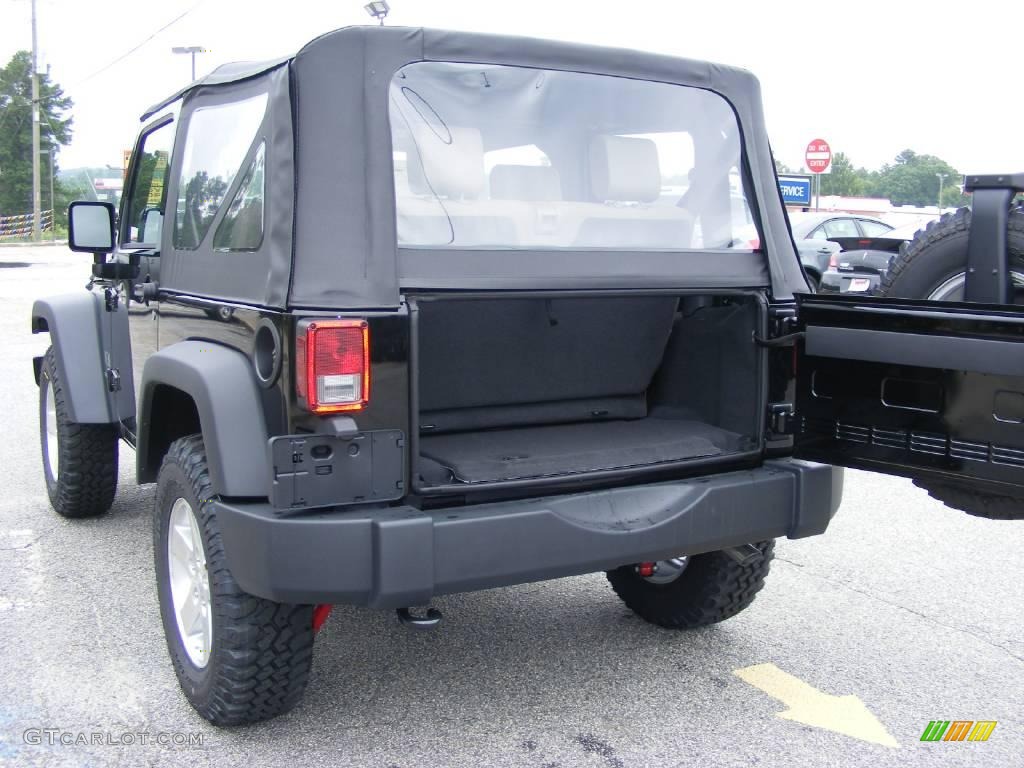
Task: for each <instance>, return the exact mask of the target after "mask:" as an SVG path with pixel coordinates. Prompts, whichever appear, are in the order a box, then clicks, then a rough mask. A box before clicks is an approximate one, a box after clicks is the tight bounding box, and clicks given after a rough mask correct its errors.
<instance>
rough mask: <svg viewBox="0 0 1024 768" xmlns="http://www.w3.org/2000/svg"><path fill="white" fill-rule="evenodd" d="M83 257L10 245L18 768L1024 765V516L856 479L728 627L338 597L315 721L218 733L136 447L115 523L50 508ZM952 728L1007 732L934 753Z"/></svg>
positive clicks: (576, 598) (475, 602)
mask: <svg viewBox="0 0 1024 768" xmlns="http://www.w3.org/2000/svg"><path fill="white" fill-rule="evenodd" d="M87 264H88V257H87V256H85V255H82V254H71V253H69V252H68V251H67V250H66V249H65V248H63V247H60V246H56V247H37V248H20V247H0V338H3V340H4V341H3V349H4V354H3V355H0V403H2V404H3V413H4V428H3V430H2V434H3V435H4V439H3V441H2V443H0V472H2V480H0V654H2V657H0V658H2V659H3V662H2V664H0V764H2V765H17V766H23V765H27V766H33V765H39V766H79V765H90V766H103V765H119V764H123V765H133V766H136V765H185V764H187V765H190V766H206V765H210V766H227V765H242V764H249V765H259V766H276V765H281V766H292V765H297V764H301V765H305V766H315V765H325V766H327V765H329V766H341V765H358V766H382V768H383V767H386V766H403V767H405V766H428V765H429V766H510V767H511V766H524V767H529V768H545V767H546V768H555V766H559V767H560V768H569V767H572V766H592V767H593V768H627V767H633V766H652V765H664V766H684V765H715V766H747V765H758V766H833V765H834V766H848V765H868V764H870V765H872V766H890V765H892V766H897V765H899V766H905V765H915V766H916V765H922V766H931V765H935V766H967V765H979V766H1011V765H1021V764H1024V758H1022V757H1021V755H1024V622H1022V620H1021V609H1022V605H1024V579H1022V574H1024V546H1022V544H1024V522H1016V523H1014V522H996V521H988V520H980V519H975V518H971V517H968V516H966V515H963V514H962V513H958V512H955V511H952V510H949V509H946V508H945V507H943V506H942V505H941V504H939V503H938V502H934V501H932V500H931V499H929V498H928V496H927V495H926V494H925V493H924V492H923V491H920V490H918V489H917V488H915V487H914V486H913V485H911V484H910V482H909V481H905V480H902V479H897V478H887V477H883V476H879V475H873V474H868V473H861V472H848V473H847V483H846V495H845V501H844V502H843V506H842V508H841V510H840V512H839V514H838V516H837V518H836V519H835V522H834V523H833V526H832V528H831V529H830V531H829V532H828V534H826V535H825V536H824V537H818V538H812V539H805V540H802V541H780V542H779V545H778V548H777V557H776V561H775V563H774V565H773V570H772V574H771V576H770V578H769V580H768V584H767V586H766V588H765V590H764V591H763V592H762V593H761V594H760V596H759V597H758V599H757V601H756V602H755V603H754V605H753V606H752V607H751V608H750V609H749V610H747V611H746V612H744V613H743V614H741V615H740V616H738V617H736V618H734V619H732V620H730V621H727V622H725V623H723V624H721V625H718V626H716V627H712V628H708V629H704V630H700V631H695V632H689V633H673V632H669V631H667V630H662V629H658V628H655V627H652V626H649V625H646V624H644V623H643V622H642V621H641V620H639V619H637V618H636V617H634V616H633V615H632V614H631V613H630V612H629V611H628V610H627V609H626V608H625V607H624V606H623V605H622V604H621V603H620V602H619V601H618V600H617V598H615V596H614V594H613V593H612V591H611V589H610V588H609V587H608V585H607V583H606V582H605V579H604V577H603V575H599V574H598V575H591V576H585V577H579V578H573V579H563V580H559V581H555V582H549V583H543V584H531V585H525V586H520V587H514V588H508V589H498V590H491V591H488V592H483V593H477V594H469V595H457V596H452V597H447V598H443V599H441V600H439V601H437V604H438V606H439V607H440V608H441V609H442V610H443V611H444V613H445V617H446V618H445V621H444V622H443V623H442V625H441V628H440V629H439V630H438V631H436V632H433V633H415V632H412V631H410V630H407V629H404V628H402V627H401V626H399V625H398V623H397V622H396V620H395V618H394V615H393V614H391V613H388V612H378V611H371V610H363V609H355V608H337V609H335V612H334V613H333V615H332V616H331V618H330V620H329V621H328V623H327V625H326V627H325V629H324V630H323V632H322V633H321V634H320V636H319V638H318V641H317V649H316V660H315V667H314V672H313V677H312V680H311V683H310V686H309V689H308V692H307V694H306V697H305V699H304V701H303V703H302V704H301V705H300V706H299V708H298V709H296V710H295V711H293V712H292V713H290V714H288V715H287V716H284V717H281V718H278V719H277V720H274V721H272V722H269V723H265V724H262V725H258V726H251V727H246V728H241V729H236V730H218V729H215V728H212V727H211V726H209V725H208V724H207V723H206V722H205V721H203V720H202V719H200V718H199V716H198V715H196V714H195V713H194V712H193V711H192V710H191V709H190V708H189V706H188V705H187V704H186V703H185V700H184V698H183V697H182V696H181V695H180V694H179V692H178V687H177V683H176V680H175V677H174V674H173V671H172V669H171V666H170V663H169V661H168V658H167V654H166V651H165V646H164V640H163V635H162V632H161V629H160V621H159V614H158V608H157V602H156V593H155V588H154V584H153V576H152V570H153V567H152V544H151V524H150V513H151V504H152V487H151V486H150V487H142V488H140V487H138V486H137V485H136V484H135V482H134V456H133V455H132V453H131V451H130V450H128V449H123V451H122V455H121V480H120V486H119V489H118V496H117V500H116V501H115V503H114V507H113V509H112V510H111V511H110V513H109V514H108V515H106V516H105V517H103V518H101V519H97V520H88V521H67V520H63V519H61V518H59V517H57V515H56V514H55V513H54V512H53V511H52V510H51V509H50V507H49V504H48V502H47V499H46V494H45V490H44V486H43V481H42V471H41V466H40V458H39V448H38V436H37V418H38V417H37V410H38V395H37V392H36V388H35V386H34V383H33V380H32V372H31V362H30V361H31V357H32V356H33V355H36V354H42V352H43V350H44V349H45V346H46V338H45V335H43V336H36V337H33V336H32V335H31V334H30V332H29V310H30V306H31V302H32V300H33V298H35V297H36V296H38V295H44V294H47V293H59V292H62V291H67V290H81V289H82V286H83V285H84V283H85V282H86V275H87ZM763 665H774V666H763ZM751 667H754V668H755V669H754V670H753V671H750V669H749V668H751ZM738 670H740V671H741V672H740V673H739V674H737V671H738ZM743 670H746V671H745V672H744V671H743ZM750 681H754V682H757V681H761V685H760V686H758V685H755V684H752V682H750ZM840 696H845V697H850V696H853V697H856V698H857V700H859V702H861V703H862V704H863V706H864V707H866V712H862V714H861V717H860V719H859V720H858V719H857V718H855V713H856V712H861V708H860V704H858V703H856V702H854V701H853V700H852V699H850V698H846V699H836V698H833V697H840ZM790 707H791V708H792V710H793V715H792V716H790V717H780V716H779V714H780V713H783V712H786V711H787V709H788V708H790ZM931 720H950V721H954V720H975V721H978V720H989V721H996V722H997V726H996V727H995V729H994V731H992V733H991V736H990V738H989V739H988V740H987V741H984V742H969V741H964V742H937V743H922V742H921V741H920V737H921V734H922V732H923V731H924V729H925V727H926V726H927V725H928V723H929V721H931ZM801 721H803V722H801ZM807 721H813V722H815V724H814V725H809V724H807ZM836 728H837V729H838V730H840V731H841V730H844V729H845V730H848V731H853V732H855V735H847V734H844V733H840V732H836V730H832V729H836ZM47 729H57V730H56V731H54V730H47ZM93 734H100V736H99V738H96V739H94V738H93V736H92V735H93ZM181 734H184V736H181ZM189 734H198V735H199V736H198V737H195V736H193V741H201V743H192V744H187V743H186V744H176V743H174V742H175V741H176V740H177V741H180V740H182V739H183V738H184V739H188V737H189ZM885 737H887V738H885ZM865 738H869V739H873V740H864V739H865ZM158 739H159V740H162V741H167V742H168V743H155V742H156V741H157V740H158ZM62 741H65V742H72V743H61V742H62ZM92 741H98V742H100V743H90V742H92ZM143 741H148V742H149V743H148V744H143V743H142V742H143ZM83 742H84V743H83ZM878 742H882V743H878Z"/></svg>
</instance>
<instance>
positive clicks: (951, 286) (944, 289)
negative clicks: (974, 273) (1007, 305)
mask: <svg viewBox="0 0 1024 768" xmlns="http://www.w3.org/2000/svg"><path fill="white" fill-rule="evenodd" d="M966 279H967V273H966V272H961V273H959V274H956V275H953V276H952V277H951V278H949V279H948V280H946V281H945V282H943V283H942V284H941V285H939V286H938V287H937V288H936V289H935V290H934V291H932V292H931V294H929V296H928V298H929V299H930V300H932V301H963V300H964V282H966ZM1010 279H1011V280H1013V287H1014V288H1015V289H1021V288H1024V273H1021V272H1016V271H1013V272H1010Z"/></svg>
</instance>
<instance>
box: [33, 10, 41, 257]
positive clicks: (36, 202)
mask: <svg viewBox="0 0 1024 768" xmlns="http://www.w3.org/2000/svg"><path fill="white" fill-rule="evenodd" d="M37 51H38V48H37V44H36V0H32V240H33V241H34V242H37V243H38V242H39V241H40V240H41V239H42V230H41V229H40V226H39V224H40V222H39V215H40V210H39V209H40V208H41V205H40V198H41V197H42V194H41V190H40V188H39V187H40V184H39V149H40V147H39V71H38V69H39V67H38V53H37Z"/></svg>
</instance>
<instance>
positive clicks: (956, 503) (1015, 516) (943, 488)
mask: <svg viewBox="0 0 1024 768" xmlns="http://www.w3.org/2000/svg"><path fill="white" fill-rule="evenodd" d="M914 485H916V486H918V487H919V488H924V490H926V491H928V495H929V496H931V497H932V498H933V499H935V500H936V501H941V502H942V503H943V504H945V505H946V506H947V507H950V508H951V509H957V510H960V511H961V512H966V513H967V514H968V515H974V516H975V517H984V518H986V519H988V520H1024V499H1021V498H1015V497H1013V496H997V495H995V494H987V493H978V492H976V491H970V490H967V489H966V488H959V487H957V486H955V485H949V484H946V483H932V484H928V483H925V482H923V481H920V480H915V481H914Z"/></svg>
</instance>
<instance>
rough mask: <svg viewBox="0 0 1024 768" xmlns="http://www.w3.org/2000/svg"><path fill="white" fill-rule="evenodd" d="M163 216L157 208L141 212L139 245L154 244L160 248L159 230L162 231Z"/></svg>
mask: <svg viewBox="0 0 1024 768" xmlns="http://www.w3.org/2000/svg"><path fill="white" fill-rule="evenodd" d="M163 223H164V215H163V213H162V212H161V211H160V209H159V208H147V209H146V210H144V211H143V212H142V233H141V236H140V237H139V242H141V243H154V244H155V245H156V246H157V248H159V247H160V230H161V229H163Z"/></svg>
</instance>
